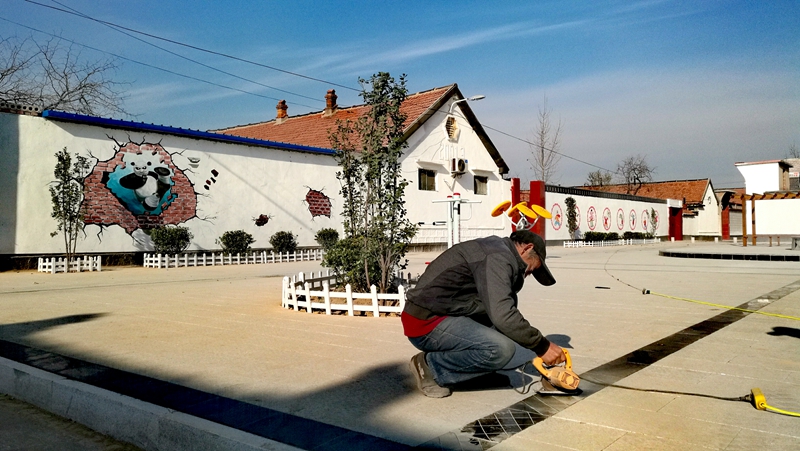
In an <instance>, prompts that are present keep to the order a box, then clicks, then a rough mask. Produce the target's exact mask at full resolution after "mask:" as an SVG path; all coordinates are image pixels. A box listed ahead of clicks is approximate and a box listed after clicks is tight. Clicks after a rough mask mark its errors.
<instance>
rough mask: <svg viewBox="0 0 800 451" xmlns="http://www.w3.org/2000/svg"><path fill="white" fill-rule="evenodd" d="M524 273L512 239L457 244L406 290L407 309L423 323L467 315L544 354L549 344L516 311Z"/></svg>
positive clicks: (432, 263)
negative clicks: (436, 317) (440, 317)
mask: <svg viewBox="0 0 800 451" xmlns="http://www.w3.org/2000/svg"><path fill="white" fill-rule="evenodd" d="M526 268H527V265H526V264H525V262H524V261H523V260H522V258H521V257H520V256H519V252H517V249H516V247H515V245H514V242H513V241H511V239H510V238H501V237H497V236H490V237H486V238H479V239H476V240H471V241H466V242H463V243H460V244H457V245H455V246H453V247H452V248H450V249H448V250H446V251H445V252H443V253H442V254H441V255H439V257H437V258H436V259H435V260H434V261H432V262H431V263H430V265H428V268H427V269H426V270H425V273H423V274H422V277H421V278H420V280H419V283H417V285H416V286H415V287H414V288H412V289H410V290H408V293H407V295H406V306H405V309H404V310H405V312H406V313H408V314H410V315H411V316H414V317H416V318H419V319H422V320H426V319H430V318H432V317H433V316H469V317H471V318H473V319H475V320H476V321H478V322H480V323H482V324H484V325H487V326H491V325H494V327H495V328H497V330H498V331H500V332H501V333H503V334H504V335H505V336H507V337H508V338H510V339H512V340H514V341H516V342H517V343H519V344H520V345H521V346H523V347H526V348H529V349H531V350H533V351H534V352H536V353H537V354H538V355H542V354H544V353H545V352H546V351H547V348H548V347H549V346H550V342H549V341H548V340H547V339H546V338H544V336H542V333H541V332H539V330H538V329H536V328H535V327H533V326H531V325H530V323H529V322H528V321H527V320H526V319H525V318H524V317H523V316H522V313H520V311H519V310H518V309H517V293H518V292H519V291H520V290H521V289H522V285H523V283H524V282H525V269H526Z"/></svg>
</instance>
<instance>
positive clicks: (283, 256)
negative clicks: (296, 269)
mask: <svg viewBox="0 0 800 451" xmlns="http://www.w3.org/2000/svg"><path fill="white" fill-rule="evenodd" d="M323 255H324V254H323V252H322V249H305V250H300V251H295V252H292V253H288V252H286V253H284V252H278V253H277V254H276V253H275V252H269V253H267V252H266V251H262V252H252V253H249V254H245V255H241V254H236V255H232V254H227V255H226V254H224V253H222V252H219V253H214V252H212V253H211V254H206V253H202V254H197V253H191V254H188V253H187V254H180V255H164V254H144V267H145V268H180V267H187V266H223V265H259V264H266V263H282V262H300V261H317V260H322V257H323Z"/></svg>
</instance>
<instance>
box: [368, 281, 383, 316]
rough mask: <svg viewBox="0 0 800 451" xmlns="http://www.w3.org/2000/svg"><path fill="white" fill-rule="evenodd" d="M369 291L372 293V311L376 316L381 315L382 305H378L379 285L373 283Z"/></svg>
mask: <svg viewBox="0 0 800 451" xmlns="http://www.w3.org/2000/svg"><path fill="white" fill-rule="evenodd" d="M369 292H370V294H371V295H372V312H373V315H374V316H375V317H378V316H381V312H380V307H379V306H378V287H376V286H375V285H372V286H370V287H369Z"/></svg>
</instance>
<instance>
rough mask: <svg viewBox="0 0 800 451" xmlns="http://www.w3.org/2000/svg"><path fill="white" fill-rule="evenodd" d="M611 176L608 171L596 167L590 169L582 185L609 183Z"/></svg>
mask: <svg viewBox="0 0 800 451" xmlns="http://www.w3.org/2000/svg"><path fill="white" fill-rule="evenodd" d="M612 178H613V176H612V175H611V173H610V172H608V171H604V170H602V169H598V170H596V171H592V172H590V173H589V175H588V176H586V183H584V186H606V185H610V184H611V180H612Z"/></svg>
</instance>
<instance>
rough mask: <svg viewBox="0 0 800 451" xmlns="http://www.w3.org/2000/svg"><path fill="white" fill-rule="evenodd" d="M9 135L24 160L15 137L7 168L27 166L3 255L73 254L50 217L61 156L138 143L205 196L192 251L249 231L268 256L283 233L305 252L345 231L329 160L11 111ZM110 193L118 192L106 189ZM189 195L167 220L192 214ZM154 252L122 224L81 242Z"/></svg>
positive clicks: (6, 118) (189, 220) (98, 156)
mask: <svg viewBox="0 0 800 451" xmlns="http://www.w3.org/2000/svg"><path fill="white" fill-rule="evenodd" d="M0 127H2V128H1V129H0V136H6V135H7V133H16V134H17V136H18V141H19V143H18V145H19V150H18V153H17V149H14V148H13V147H12V146H11V145H7V144H8V143H9V142H10V141H13V139H9V138H8V137H7V136H6V137H5V138H4V139H3V141H2V143H3V147H2V148H0V157H2V158H3V160H5V159H6V158H12V157H13V154H14V153H17V154H16V157H17V158H18V164H17V166H18V167H17V172H18V177H17V183H16V189H17V195H16V206H15V208H14V211H13V212H12V211H7V209H6V208H3V209H2V210H0V212H2V215H3V217H2V220H0V222H2V223H3V224H11V226H4V227H2V228H0V242H1V243H2V250H0V252H2V253H16V254H32V253H61V252H63V250H64V249H63V242H62V239H61V238H60V237H58V236H57V237H52V238H51V237H50V232H52V231H54V230H55V229H56V222H55V220H54V219H52V218H51V217H50V213H51V211H52V207H51V203H50V195H49V192H48V186H49V185H48V184H49V183H50V181H51V180H52V179H53V168H54V166H55V163H56V158H55V157H54V154H55V153H56V152H57V151H58V150H60V149H62V148H63V147H65V146H66V147H67V148H68V150H69V151H70V152H71V153H80V154H82V155H84V156H90V157H92V162H93V163H95V162H98V161H105V160H108V159H110V158H112V157H114V156H115V154H116V153H117V151H118V150H119V147H118V144H117V142H118V143H120V144H124V143H126V142H127V141H129V140H131V141H136V142H147V143H160V144H161V146H162V147H163V149H164V151H166V152H167V153H169V154H170V155H171V158H172V162H173V164H174V167H175V169H176V170H175V172H178V171H180V172H182V173H183V174H184V175H185V177H186V178H188V180H189V181H190V183H191V187H192V188H193V191H194V193H195V196H196V208H195V211H193V212H187V213H186V214H184V216H185V217H186V220H185V221H181V223H180V225H183V226H186V227H188V228H189V229H190V231H191V232H192V233H193V234H194V240H193V242H192V244H191V246H190V247H189V249H190V250H192V249H196V250H200V249H219V245H218V244H216V243H215V240H216V239H217V238H218V237H219V236H221V235H222V233H224V232H225V231H228V230H238V229H242V230H245V231H246V232H248V233H251V234H252V235H253V236H254V237H255V239H256V242H255V243H254V245H253V246H254V247H262V248H269V247H271V245H270V244H269V238H270V237H271V236H272V235H273V234H274V233H275V232H278V231H291V232H293V233H294V234H296V235H298V243H299V244H300V245H301V246H313V245H316V242H315V241H314V235H315V234H316V232H317V231H318V230H319V229H322V228H326V227H331V228H335V229H337V230H340V232H341V226H340V223H341V221H340V217H339V212H340V211H341V202H340V201H339V200H338V197H339V194H338V193H339V183H338V181H337V180H336V177H335V172H336V169H337V166H336V163H335V161H334V160H333V158H331V157H329V156H325V155H317V154H311V153H301V152H288V151H282V150H275V149H269V148H264V147H255V146H246V145H239V144H229V143H220V142H213V141H207V140H199V139H192V138H185V137H177V136H172V135H162V134H156V133H143V132H133V131H124V130H117V129H107V128H101V127H98V126H93V125H83V124H73V123H67V122H59V121H51V120H47V119H44V118H41V117H33V116H17V115H11V114H5V113H0ZM14 128H18V130H14ZM112 138H113V139H112ZM115 140H116V141H117V142H115ZM190 158H192V159H194V158H196V159H198V162H197V163H196V164H194V163H192V162H191V161H190ZM212 170H214V171H217V173H218V176H216V177H213V175H212ZM212 177H213V179H214V181H213V182H211V179H212ZM207 182H209V183H207ZM205 186H208V189H206V188H205ZM102 189H105V190H106V191H108V192H110V191H109V190H108V189H107V188H105V187H103V188H102ZM309 189H314V190H317V191H321V192H323V193H324V194H326V195H327V196H329V197H330V198H331V200H332V211H331V217H330V218H329V217H326V216H314V217H312V215H311V213H310V212H309V208H308V207H309V205H308V204H307V203H306V202H305V199H306V194H307V193H308V192H309ZM190 191H191V190H190ZM108 192H106V193H101V195H104V196H105V199H106V200H104V202H106V201H107V200H108V199H111V200H113V202H111V203H114V202H116V203H117V204H116V205H112V207H113V208H116V209H119V208H120V204H121V202H120V201H118V200H116V198H114V197H113V195H110V194H109V193H108ZM186 197H190V196H188V195H186V196H184V197H183V198H181V199H179V200H180V201H177V200H176V201H173V204H171V205H170V206H169V207H168V208H167V209H165V210H164V212H165V213H166V212H170V211H171V210H172V212H174V211H177V208H182V205H183V202H185V201H186ZM3 203H4V205H5V204H6V202H5V201H4V202H3ZM92 214H93V212H89V215H92ZM262 214H264V215H268V216H270V219H269V221H268V223H267V224H265V225H263V226H261V227H259V226H257V225H256V224H255V218H257V217H259V215H262ZM107 216H108V215H106V217H107ZM149 249H151V245H150V242H149V237H148V236H147V235H146V234H144V233H143V232H142V230H141V229H137V230H127V231H126V230H125V229H124V228H123V227H121V226H120V225H110V224H108V225H104V226H102V227H101V226H99V225H87V226H86V236H85V237H83V239H81V240H80V241H79V242H78V252H129V251H139V250H149Z"/></svg>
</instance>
